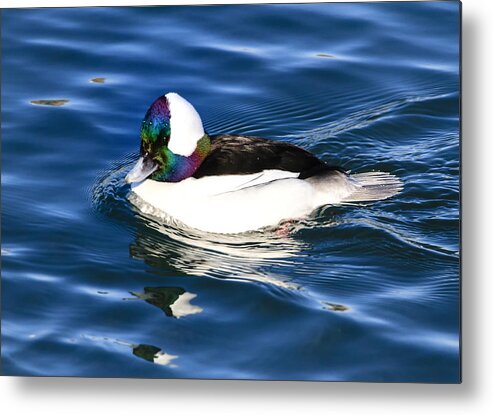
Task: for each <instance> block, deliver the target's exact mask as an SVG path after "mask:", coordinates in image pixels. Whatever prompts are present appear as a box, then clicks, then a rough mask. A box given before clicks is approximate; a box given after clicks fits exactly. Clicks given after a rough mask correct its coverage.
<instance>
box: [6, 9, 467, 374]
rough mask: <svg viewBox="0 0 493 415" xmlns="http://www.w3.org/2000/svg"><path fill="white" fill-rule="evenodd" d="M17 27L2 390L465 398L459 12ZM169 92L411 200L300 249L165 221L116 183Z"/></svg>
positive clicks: (256, 15) (101, 12)
mask: <svg viewBox="0 0 493 415" xmlns="http://www.w3.org/2000/svg"><path fill="white" fill-rule="evenodd" d="M1 13H2V15H1V17H2V92H1V93H2V167H1V173H2V198H1V199H2V200H1V207H2V210H1V212H2V218H1V219H2V371H3V374H6V375H34V376H105V377H109V376H125V377H164V378H183V377H184V378H226V379H238V378H243V379H307V380H344V381H349V380H355V381H356V380H357V381H392V382H393V381H422V382H457V381H459V378H460V359H459V357H460V356H459V323H460V318H459V306H460V297H459V46H458V45H459V4H458V3H456V2H423V3H422V2H419V3H418V2H415V3H412V2H411V3H391V2H387V3H373V4H358V3H353V4H351V3H346V4H336V3H333V4H330V3H329V4H305V5H303V4H298V5H260V6H257V5H243V6H214V7H205V6H203V7H161V8H139V7H136V8H83V9H77V8H72V9H31V10H29V9H26V10H5V9H4V10H2V12H1ZM95 78H104V79H95ZM91 80H93V81H91ZM168 91H176V92H179V93H180V94H182V95H183V96H184V97H186V98H187V99H188V100H189V101H191V102H192V103H193V104H194V105H195V107H196V108H197V110H198V111H199V113H200V114H201V116H202V119H203V120H204V122H205V127H206V129H207V130H208V131H209V133H220V132H221V133H225V132H228V133H237V134H249V135H258V136H263V137H269V138H273V139H278V140H283V141H287V142H290V143H294V144H297V145H299V146H302V147H304V148H306V149H308V150H310V151H312V152H313V153H315V154H317V155H318V156H319V157H321V158H322V159H324V160H326V161H327V162H328V163H330V164H335V165H340V166H342V167H344V168H345V169H348V170H351V171H353V172H364V171H371V170H381V171H388V172H392V173H393V174H395V175H397V176H398V177H400V178H401V179H402V180H403V181H404V183H405V188H404V190H403V192H402V193H400V194H399V195H398V196H396V197H394V198H393V199H390V200H387V201H381V202H376V203H372V204H361V205H358V206H347V207H326V208H324V209H321V210H319V211H317V212H314V214H313V215H312V216H311V217H309V218H306V219H305V220H302V221H300V222H298V223H295V224H293V225H292V227H291V228H290V229H289V234H287V235H281V234H278V233H275V232H272V231H266V232H256V233H250V234H243V235H237V236H218V235H211V234H201V233H199V232H192V231H190V232H188V231H187V232H185V231H183V230H182V229H179V228H173V227H171V226H169V225H165V224H162V223H159V222H157V221H155V220H153V219H152V218H148V217H145V216H143V215H141V214H140V213H139V212H138V211H137V210H136V209H135V208H134V207H132V205H131V204H130V203H129V201H128V199H127V196H128V193H129V188H128V186H127V185H125V184H124V182H123V177H124V175H125V174H126V172H127V171H128V169H129V168H130V165H131V164H132V163H133V162H134V161H135V159H136V157H137V152H138V147H139V127H140V122H141V120H142V117H143V115H144V113H145V111H146V109H147V107H148V106H149V105H150V103H151V102H152V101H153V100H154V99H155V98H156V97H157V96H159V95H160V94H163V93H165V92H168ZM42 100H65V101H59V102H53V101H48V102H46V101H42ZM33 101H34V102H33ZM53 104H57V105H53ZM187 301H188V302H189V304H190V305H189V306H188V307H184V305H185V306H186V303H187ZM178 303H180V304H181V306H180V307H178Z"/></svg>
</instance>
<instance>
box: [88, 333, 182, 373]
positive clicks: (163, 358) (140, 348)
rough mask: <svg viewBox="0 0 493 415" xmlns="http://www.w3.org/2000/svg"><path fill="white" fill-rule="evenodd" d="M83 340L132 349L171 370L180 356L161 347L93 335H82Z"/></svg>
mask: <svg viewBox="0 0 493 415" xmlns="http://www.w3.org/2000/svg"><path fill="white" fill-rule="evenodd" d="M82 337H83V338H85V339H89V340H91V341H94V342H97V343H103V344H104V343H106V342H108V343H111V344H113V345H119V346H125V347H128V348H131V349H132V354H133V355H134V356H137V357H139V358H141V359H144V360H147V361H148V362H151V363H156V364H158V365H162V366H168V367H170V368H176V367H177V366H176V365H175V364H173V363H171V362H172V361H173V360H175V359H177V358H178V356H176V355H172V354H170V353H166V352H165V351H164V350H162V349H160V348H159V347H156V346H153V345H150V344H135V343H129V342H127V341H125V340H119V339H112V338H110V337H102V336H92V335H88V334H85V335H82Z"/></svg>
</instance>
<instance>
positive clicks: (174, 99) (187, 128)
mask: <svg viewBox="0 0 493 415" xmlns="http://www.w3.org/2000/svg"><path fill="white" fill-rule="evenodd" d="M166 98H167V99H168V103H169V110H170V114H171V116H170V130H171V136H170V140H169V143H168V148H169V149H170V150H171V151H172V152H173V153H175V154H179V155H180V156H186V157H188V156H189V155H191V154H192V153H193V152H194V151H195V148H196V147H197V141H199V140H200V139H201V138H202V137H203V136H204V134H205V132H204V127H203V126H202V120H201V119H200V115H199V114H198V112H197V111H196V110H195V108H194V107H193V106H192V104H190V103H189V102H188V101H187V100H186V99H184V98H182V97H181V96H180V95H178V94H176V93H174V92H170V93H168V94H166Z"/></svg>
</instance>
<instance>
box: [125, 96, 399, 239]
mask: <svg viewBox="0 0 493 415" xmlns="http://www.w3.org/2000/svg"><path fill="white" fill-rule="evenodd" d="M140 138H141V142H140V158H139V159H138V161H137V163H136V164H135V166H134V167H133V169H132V170H131V171H130V172H129V173H128V174H127V176H126V177H125V181H126V182H127V183H131V189H132V192H134V193H135V194H136V195H138V196H139V198H140V201H139V203H136V205H137V206H138V207H139V208H140V209H141V210H143V211H144V212H147V213H150V212H154V213H156V212H159V213H160V214H164V215H165V216H166V217H168V218H172V219H175V220H178V221H179V222H181V223H183V224H185V225H187V226H190V227H193V228H196V229H199V230H202V231H206V232H215V233H240V232H246V231H252V230H258V229H260V228H263V227H268V226H275V225H277V224H279V223H280V222H281V221H283V220H288V219H297V218H302V217H305V216H307V215H309V214H310V213H311V212H313V211H314V210H315V209H316V208H318V207H321V206H324V205H337V204H345V203H354V202H365V201H375V200H382V199H387V198H389V197H391V196H394V195H395V194H397V193H398V192H399V191H400V190H401V189H402V187H403V185H402V182H401V181H400V180H399V179H398V178H397V177H395V176H394V175H392V174H389V173H384V172H368V173H358V174H348V173H347V172H345V171H344V170H342V169H341V168H338V167H333V166H329V165H328V164H326V163H325V162H323V161H322V160H320V159H318V158H317V157H316V156H314V155H313V154H311V153H309V152H308V151H306V150H303V149H302V148H300V147H297V146H295V145H292V144H288V143H284V142H279V141H274V140H269V139H265V138H258V137H250V136H241V135H230V134H218V135H208V134H207V133H206V132H205V131H204V127H203V126H202V120H201V118H200V116H199V114H198V113H197V111H196V110H195V108H194V107H193V106H192V105H191V104H190V103H189V102H188V101H187V100H185V99H184V98H183V97H181V96H180V95H178V94H176V93H168V94H166V95H163V96H160V97H159V98H158V99H156V100H155V101H154V102H153V103H152V105H151V106H150V107H149V109H148V110H147V112H146V114H145V118H144V120H143V122H142V126H141V130H140ZM139 198H137V199H135V198H134V199H133V200H134V201H135V200H139ZM141 201H144V202H145V203H141ZM134 203H135V202H134Z"/></svg>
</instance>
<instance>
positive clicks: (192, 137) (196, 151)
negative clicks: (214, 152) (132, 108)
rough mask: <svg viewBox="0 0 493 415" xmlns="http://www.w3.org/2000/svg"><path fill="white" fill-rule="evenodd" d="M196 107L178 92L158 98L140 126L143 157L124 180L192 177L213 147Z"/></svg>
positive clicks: (167, 179)
mask: <svg viewBox="0 0 493 415" xmlns="http://www.w3.org/2000/svg"><path fill="white" fill-rule="evenodd" d="M210 146H211V143H210V139H209V136H208V135H207V134H206V133H205V131H204V129H203V126H202V120H201V119H200V116H199V114H198V113H197V111H195V108H193V106H192V105H191V104H190V103H189V102H188V101H186V100H185V99H183V98H182V97H181V96H179V95H178V94H175V93H169V94H166V95H163V96H161V97H159V98H158V99H156V100H155V101H154V102H153V103H152V105H151V106H150V107H149V109H148V110H147V112H146V114H145V117H144V120H143V121H142V125H141V129H140V158H139V160H138V161H137V164H136V165H135V167H134V168H133V169H132V171H130V173H129V174H128V175H127V177H126V178H125V180H126V181H127V183H132V182H139V181H142V180H144V179H146V178H150V179H152V180H157V181H167V182H178V181H181V180H184V179H186V178H188V177H191V176H192V175H193V173H194V172H195V170H197V168H198V167H199V166H200V164H201V163H202V161H203V160H204V159H205V157H207V155H208V153H209V151H210Z"/></svg>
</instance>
